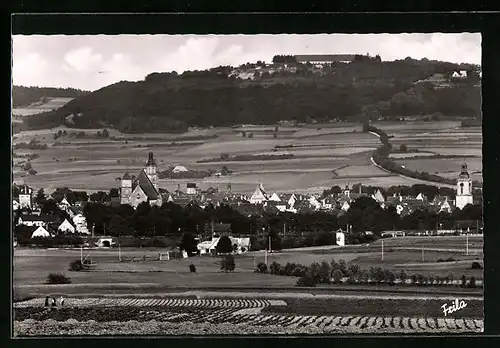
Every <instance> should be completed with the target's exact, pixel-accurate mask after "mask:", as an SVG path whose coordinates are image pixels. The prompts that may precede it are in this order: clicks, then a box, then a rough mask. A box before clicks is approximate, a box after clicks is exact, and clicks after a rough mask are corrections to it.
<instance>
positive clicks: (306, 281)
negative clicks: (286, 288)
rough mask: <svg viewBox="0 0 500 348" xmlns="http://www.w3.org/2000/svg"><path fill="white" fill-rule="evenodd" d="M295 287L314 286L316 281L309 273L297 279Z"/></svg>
mask: <svg viewBox="0 0 500 348" xmlns="http://www.w3.org/2000/svg"><path fill="white" fill-rule="evenodd" d="M297 286H316V280H315V279H314V277H313V275H312V274H311V273H310V272H307V273H306V274H305V275H304V276H303V277H300V278H299V279H297Z"/></svg>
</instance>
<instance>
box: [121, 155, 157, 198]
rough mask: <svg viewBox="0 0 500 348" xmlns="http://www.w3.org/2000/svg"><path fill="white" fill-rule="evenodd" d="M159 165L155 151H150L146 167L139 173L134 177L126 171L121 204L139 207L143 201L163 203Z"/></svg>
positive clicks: (122, 180) (123, 178)
mask: <svg viewBox="0 0 500 348" xmlns="http://www.w3.org/2000/svg"><path fill="white" fill-rule="evenodd" d="M157 170H158V167H157V165H156V160H155V159H154V157H153V153H152V152H150V153H149V157H148V161H147V163H146V167H145V168H144V169H141V171H140V172H139V175H138V176H137V177H136V178H134V177H132V176H131V175H130V174H129V173H125V174H124V175H123V177H122V179H121V191H120V197H121V204H130V205H131V206H132V207H134V208H137V206H138V205H139V204H141V203H142V202H149V204H150V205H158V206H161V205H162V197H161V194H160V191H159V188H158V174H157Z"/></svg>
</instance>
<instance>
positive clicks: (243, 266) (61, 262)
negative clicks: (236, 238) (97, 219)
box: [13, 237, 482, 287]
mask: <svg viewBox="0 0 500 348" xmlns="http://www.w3.org/2000/svg"><path fill="white" fill-rule="evenodd" d="M463 242H464V241H463V237H456V238H455V237H453V238H452V237H415V238H413V237H407V238H390V239H385V240H384V247H385V248H386V250H388V251H387V252H385V253H384V260H383V261H382V260H381V253H380V250H379V249H378V248H379V243H381V242H380V241H379V242H376V243H374V244H373V245H371V246H346V247H344V248H335V249H331V250H301V251H293V250H290V251H282V252H278V253H273V254H270V255H269V257H268V263H269V264H270V263H272V262H274V261H276V262H278V263H280V264H281V265H285V264H286V263H287V262H290V263H298V264H302V265H310V264H311V263H313V262H322V261H326V262H330V261H331V260H336V261H339V260H341V259H342V260H345V261H352V262H354V263H357V264H359V265H360V267H361V268H362V269H368V268H369V267H375V266H380V267H384V268H388V269H391V270H394V271H396V272H399V270H400V269H404V270H405V271H406V272H407V273H408V274H412V273H421V274H423V275H433V276H436V275H439V276H447V275H448V274H449V273H450V272H452V273H453V274H454V276H455V277H456V278H457V279H458V278H459V277H460V276H461V275H462V274H465V275H466V276H468V277H470V276H475V277H476V278H477V279H482V270H476V269H474V270H473V269H470V264H471V262H472V261H473V260H476V259H477V260H478V261H480V263H482V252H481V251H480V250H481V248H482V238H480V237H470V239H469V243H470V246H469V248H470V250H471V252H470V255H465V250H464V243H463ZM426 246H432V248H435V249H441V250H440V251H436V250H426V251H425V255H426V256H425V261H424V262H422V260H421V254H422V253H421V250H420V248H422V247H426ZM391 248H407V249H395V250H393V251H390V249H391ZM478 250H479V251H478ZM160 251H161V249H146V248H145V249H134V248H130V249H129V248H123V250H122V251H121V255H122V258H123V259H124V260H130V259H131V258H141V257H143V256H146V257H147V259H146V261H135V262H130V261H127V262H120V261H119V260H118V250H114V249H111V250H92V251H90V257H91V258H92V260H94V261H96V262H97V267H96V268H95V270H94V271H90V272H70V271H68V266H69V263H70V262H71V261H74V260H77V259H80V250H42V249H16V250H15V253H14V280H13V281H14V283H13V285H14V286H21V287H22V286H26V285H32V286H42V285H43V284H44V282H45V279H46V277H47V275H48V274H49V273H65V274H67V275H68V276H69V277H70V278H71V279H72V284H71V285H69V287H72V286H76V287H78V286H85V284H102V285H105V284H120V283H126V284H130V286H133V284H153V285H154V284H157V285H159V286H167V287H172V286H180V287H190V286H193V287H196V286H201V287H203V286H204V287H211V286H219V287H230V286H249V287H252V286H254V287H255V286H256V287H266V286H285V287H286V286H288V287H291V286H294V285H295V282H296V279H295V278H294V277H287V276H273V275H266V274H257V273H254V271H253V270H254V269H255V268H254V267H255V265H256V264H257V263H259V262H264V260H265V256H264V253H263V252H252V253H248V254H244V255H237V256H236V257H235V262H236V269H235V271H234V272H233V273H224V272H220V270H219V258H218V257H211V256H197V257H192V258H189V259H178V260H170V261H155V260H154V259H157V258H158V253H159V252H160ZM87 253H89V252H88V251H84V255H87ZM448 257H453V258H454V259H455V260H460V261H463V262H457V263H449V262H448V263H436V261H437V260H438V259H439V258H442V259H446V258H448ZM469 261H470V262H469ZM190 264H193V265H195V267H196V270H197V272H196V273H190V272H189V265H190ZM406 264H407V265H408V266H407V265H406Z"/></svg>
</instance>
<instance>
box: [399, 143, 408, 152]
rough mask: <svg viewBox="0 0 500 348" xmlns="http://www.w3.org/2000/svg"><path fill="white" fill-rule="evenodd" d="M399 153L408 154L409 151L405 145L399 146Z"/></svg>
mask: <svg viewBox="0 0 500 348" xmlns="http://www.w3.org/2000/svg"><path fill="white" fill-rule="evenodd" d="M399 151H400V152H407V151H408V148H407V147H406V145H405V144H401V146H399Z"/></svg>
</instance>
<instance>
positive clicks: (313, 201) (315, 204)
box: [308, 196, 322, 210]
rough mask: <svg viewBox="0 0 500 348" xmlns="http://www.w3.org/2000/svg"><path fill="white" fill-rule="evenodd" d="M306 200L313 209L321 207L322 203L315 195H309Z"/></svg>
mask: <svg viewBox="0 0 500 348" xmlns="http://www.w3.org/2000/svg"><path fill="white" fill-rule="evenodd" d="M308 201H309V204H310V205H311V207H312V208H313V209H315V210H319V209H321V206H322V204H321V202H320V201H319V200H318V199H317V198H316V197H315V196H311V197H309V199H308Z"/></svg>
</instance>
